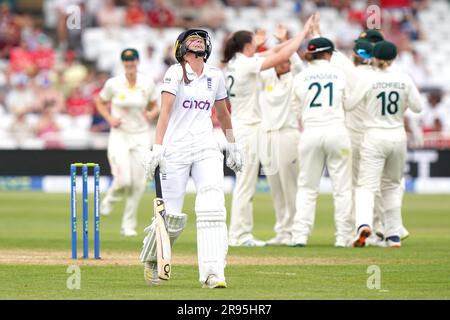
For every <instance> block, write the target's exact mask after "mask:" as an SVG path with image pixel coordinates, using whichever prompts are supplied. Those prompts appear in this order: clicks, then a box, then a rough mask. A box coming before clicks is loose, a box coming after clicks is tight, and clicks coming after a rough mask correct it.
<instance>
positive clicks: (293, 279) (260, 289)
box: [0, 192, 450, 300]
mask: <svg viewBox="0 0 450 320" xmlns="http://www.w3.org/2000/svg"><path fill="white" fill-rule="evenodd" d="M91 200H92V199H91ZM193 203H194V196H193V195H188V196H187V197H186V201H185V211H186V213H188V214H189V220H188V227H187V229H186V230H185V231H184V233H183V234H182V235H181V237H180V238H179V240H178V242H177V243H176V244H175V247H174V250H173V255H174V265H173V268H172V279H171V280H170V281H169V282H167V283H165V284H164V286H160V287H147V286H146V284H145V282H144V280H143V268H142V266H141V265H140V264H139V261H138V256H139V252H140V249H141V244H142V239H143V229H144V228H145V227H146V226H147V224H148V222H149V221H150V219H151V217H152V215H153V212H152V195H151V194H146V195H145V196H144V198H143V200H142V202H141V205H140V209H139V227H138V231H139V236H138V237H136V238H124V237H121V236H120V235H119V229H120V220H121V214H122V208H123V205H118V206H117V207H116V208H115V210H114V212H113V213H112V215H111V216H109V217H102V218H101V237H102V238H101V251H102V252H101V253H102V256H103V259H102V260H101V261H92V260H90V261H87V262H85V261H82V260H79V261H78V262H73V261H72V260H71V259H70V206H69V195H68V194H45V193H14V192H3V193H0V281H1V285H0V299H176V300H190V299H201V300H203V299H217V300H232V299H265V300H274V299H296V300H297V299H450V197H449V196H444V195H412V194H407V195H405V198H404V202H403V203H404V207H403V219H404V224H405V226H406V227H407V228H408V229H409V231H410V233H411V236H410V238H409V239H407V240H405V241H404V242H403V247H402V248H401V249H386V248H364V249H353V248H347V249H342V248H334V247H333V244H334V222H333V215H332V210H333V206H332V198H331V196H330V195H321V196H320V197H319V200H318V206H317V216H316V225H315V229H314V231H313V235H312V236H311V238H310V242H309V245H308V247H306V248H288V247H264V248H230V249H229V252H228V258H229V263H228V266H227V268H226V276H227V283H228V288H227V289H223V290H210V289H201V287H200V284H199V282H198V268H197V263H196V232H195V215H194V212H193ZM80 204H81V201H80V202H79V211H81V210H80V209H81V208H80ZM227 208H228V210H229V208H230V197H229V196H227ZM254 212H255V213H254V220H255V230H254V234H255V236H256V237H258V238H260V239H263V240H267V239H269V238H271V237H272V236H274V232H273V225H274V220H275V218H274V213H273V209H272V202H271V199H270V196H269V195H268V194H257V195H256V197H255V199H254ZM90 214H91V220H90V237H91V240H92V236H93V232H92V210H91V212H90ZM228 214H229V212H228ZM78 227H79V242H78V246H79V250H80V248H81V233H80V227H81V221H80V220H78ZM90 249H91V251H90V254H91V256H92V249H93V241H91V242H90ZM80 254H81V252H80V251H79V255H80ZM177 261H178V262H177ZM72 264H78V266H79V268H80V273H81V281H80V284H81V287H80V289H75V290H70V289H68V288H67V285H66V282H67V279H68V278H69V277H70V276H71V274H70V273H67V268H68V267H69V266H70V265H72ZM373 265H375V266H378V267H379V271H380V274H379V275H380V277H379V279H380V285H381V286H380V287H379V288H373V289H369V288H368V286H367V283H368V280H369V283H372V282H371V280H370V279H373V278H370V277H373V276H374V275H373V274H372V273H368V268H369V266H373Z"/></svg>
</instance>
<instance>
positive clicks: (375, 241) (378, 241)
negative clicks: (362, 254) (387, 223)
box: [366, 233, 386, 247]
mask: <svg viewBox="0 0 450 320" xmlns="http://www.w3.org/2000/svg"><path fill="white" fill-rule="evenodd" d="M366 244H367V245H368V246H370V247H385V246H386V241H384V237H380V236H379V233H375V234H372V235H371V236H370V237H368V238H367V240H366Z"/></svg>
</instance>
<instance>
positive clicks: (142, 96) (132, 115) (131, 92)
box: [99, 73, 159, 133]
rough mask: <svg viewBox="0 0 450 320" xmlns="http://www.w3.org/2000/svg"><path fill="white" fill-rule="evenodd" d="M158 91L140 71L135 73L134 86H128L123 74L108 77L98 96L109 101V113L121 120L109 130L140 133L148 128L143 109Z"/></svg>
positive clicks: (154, 99) (155, 98)
mask: <svg viewBox="0 0 450 320" xmlns="http://www.w3.org/2000/svg"><path fill="white" fill-rule="evenodd" d="M158 93H159V92H158V90H157V88H156V85H155V83H154V82H153V80H152V79H151V78H149V77H146V76H144V75H143V74H141V73H138V74H137V77H136V84H135V85H134V86H130V84H129V83H128V80H127V78H126V77H125V75H124V74H123V75H119V76H116V77H113V78H110V79H108V81H106V83H105V85H104V86H103V89H102V90H101V91H100V93H99V96H100V98H101V99H102V100H104V101H111V115H112V116H113V117H114V118H118V119H120V120H121V125H120V126H119V127H118V128H111V131H121V132H126V133H141V132H145V131H147V130H149V129H150V125H149V123H148V120H147V119H146V117H145V109H146V108H147V106H148V104H149V103H150V102H151V101H156V100H157V99H158Z"/></svg>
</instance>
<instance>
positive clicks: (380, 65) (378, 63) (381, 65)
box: [373, 58, 394, 70]
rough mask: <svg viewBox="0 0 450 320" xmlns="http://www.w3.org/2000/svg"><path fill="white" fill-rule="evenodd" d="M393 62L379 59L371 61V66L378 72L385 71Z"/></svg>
mask: <svg viewBox="0 0 450 320" xmlns="http://www.w3.org/2000/svg"><path fill="white" fill-rule="evenodd" d="M393 61H394V60H381V59H377V58H375V59H373V66H374V67H375V68H377V69H380V70H386V69H387V68H389V67H390V66H391V64H392V62H393Z"/></svg>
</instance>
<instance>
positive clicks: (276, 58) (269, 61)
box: [261, 16, 313, 71]
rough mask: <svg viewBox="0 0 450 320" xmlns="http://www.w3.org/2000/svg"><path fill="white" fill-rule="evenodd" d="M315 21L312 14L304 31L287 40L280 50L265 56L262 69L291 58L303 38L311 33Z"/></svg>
mask: <svg viewBox="0 0 450 320" xmlns="http://www.w3.org/2000/svg"><path fill="white" fill-rule="evenodd" d="M312 21H313V16H311V17H310V18H309V19H308V21H307V22H306V24H305V27H304V29H303V30H302V32H301V33H300V34H299V35H297V36H296V37H294V38H292V39H290V40H288V41H286V42H285V45H284V46H283V47H282V48H281V50H280V51H278V52H276V53H274V54H272V55H269V56H268V57H267V58H265V60H264V62H263V64H262V65H261V71H263V70H266V69H269V68H273V67H275V66H276V65H278V64H280V63H282V62H283V61H286V60H289V58H290V57H291V55H292V54H293V53H294V52H296V51H297V50H298V48H299V47H300V45H301V43H302V42H303V40H304V39H305V38H306V36H307V35H308V34H309V32H310V29H311V25H312Z"/></svg>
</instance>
